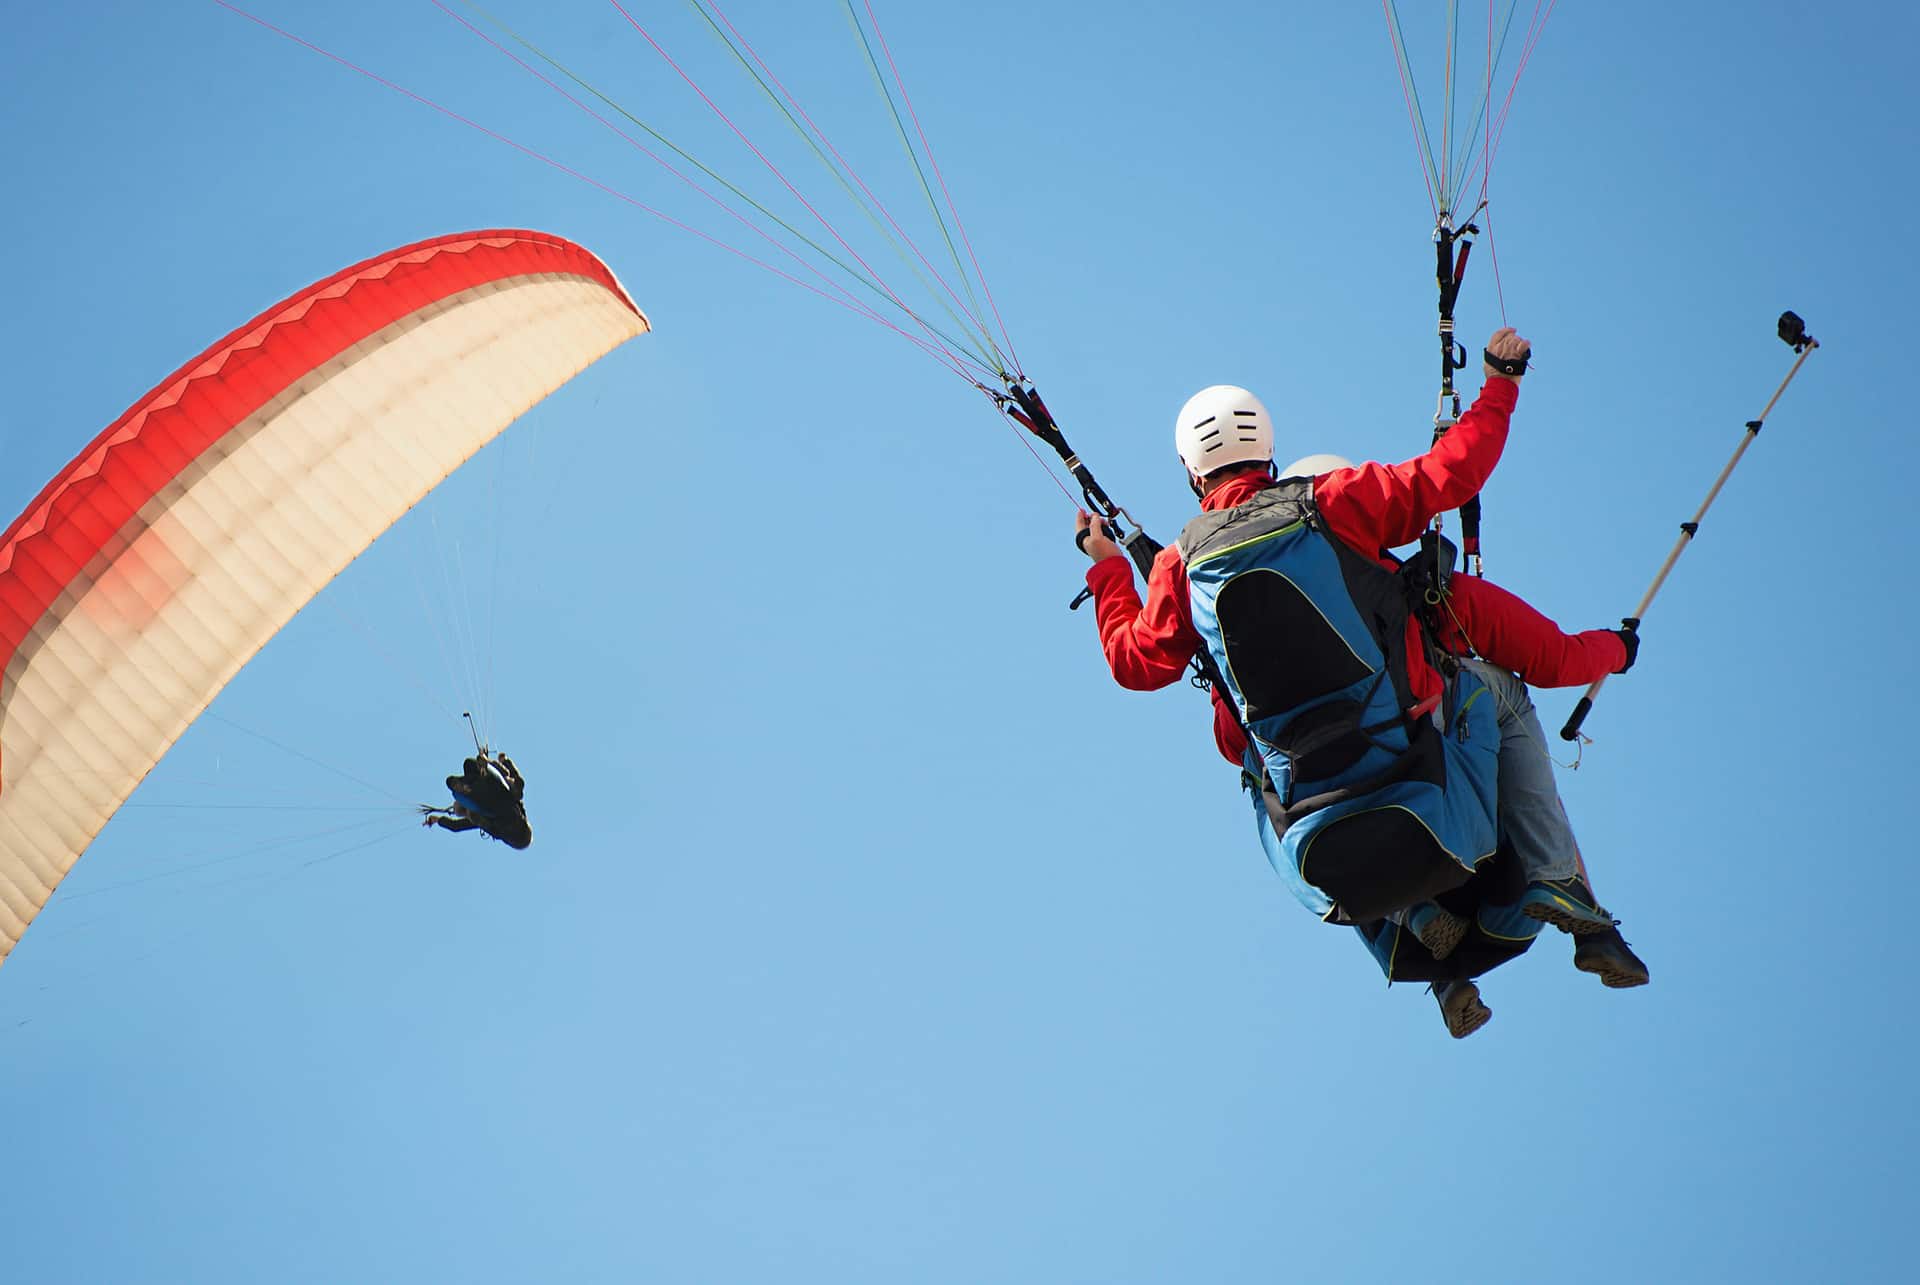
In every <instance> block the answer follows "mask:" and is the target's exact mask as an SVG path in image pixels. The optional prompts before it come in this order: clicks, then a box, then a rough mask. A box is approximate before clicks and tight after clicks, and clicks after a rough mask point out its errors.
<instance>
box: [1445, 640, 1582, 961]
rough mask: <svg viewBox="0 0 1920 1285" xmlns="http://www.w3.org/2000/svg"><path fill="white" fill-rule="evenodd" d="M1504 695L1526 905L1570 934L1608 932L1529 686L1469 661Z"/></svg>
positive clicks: (1512, 826) (1505, 750)
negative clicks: (1525, 885) (1567, 810)
mask: <svg viewBox="0 0 1920 1285" xmlns="http://www.w3.org/2000/svg"><path fill="white" fill-rule="evenodd" d="M1467 663H1468V664H1469V665H1471V666H1472V667H1473V671H1474V673H1475V674H1477V675H1478V676H1479V677H1480V680H1481V681H1482V682H1483V683H1485V684H1486V685H1487V689H1488V691H1490V692H1491V693H1493V696H1494V698H1495V700H1496V701H1498V706H1497V708H1498V710H1499V715H1500V802H1499V811H1500V831H1501V833H1502V834H1503V835H1505V836H1506V838H1507V840H1508V842H1510V843H1511V844H1512V845H1513V850H1514V854H1515V855H1516V856H1517V857H1518V858H1519V859H1520V867H1521V869H1522V870H1523V871H1525V873H1526V876H1527V891H1526V893H1525V894H1524V896H1523V898H1522V901H1521V911H1522V913H1524V914H1526V915H1527V916H1528V917H1530V918H1533V919H1538V920H1541V921H1543V922H1545V923H1550V924H1553V925H1554V926H1555V927H1557V928H1560V929H1562V930H1564V931H1566V932H1571V933H1598V932H1605V931H1606V930H1608V929H1610V928H1612V927H1613V916H1612V915H1609V914H1608V913H1607V912H1606V910H1605V909H1603V908H1602V907H1601V906H1600V904H1599V902H1598V900H1597V899H1596V898H1595V897H1594V895H1593V890H1592V888H1591V887H1590V886H1589V885H1588V883H1587V880H1586V872H1585V869H1584V868H1583V866H1582V864H1581V860H1580V848H1579V845H1578V844H1577V843H1576V842H1575V841H1574V837H1573V826H1572V825H1570V824H1569V823H1568V821H1567V812H1566V809H1565V808H1564V807H1562V806H1561V804H1560V787H1559V784H1558V782H1556V781H1555V780H1554V775H1553V760H1552V758H1551V757H1549V755H1548V753H1547V738H1546V733H1545V731H1544V730H1543V729H1542V728H1541V726H1540V716H1539V715H1538V714H1537V713H1535V712H1534V708H1533V698H1532V696H1531V695H1530V694H1529V693H1528V691H1527V685H1526V684H1525V683H1523V682H1521V681H1520V679H1519V678H1517V677H1516V676H1515V675H1513V674H1510V673H1508V672H1507V671H1506V670H1504V669H1500V668H1498V667H1497V666H1494V665H1489V664H1487V663H1486V662H1484V661H1479V660H1471V661H1468V662H1467Z"/></svg>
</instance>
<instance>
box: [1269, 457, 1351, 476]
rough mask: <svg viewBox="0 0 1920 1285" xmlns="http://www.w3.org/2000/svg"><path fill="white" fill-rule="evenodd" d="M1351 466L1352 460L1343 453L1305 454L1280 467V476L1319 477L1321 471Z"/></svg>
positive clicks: (1331, 470)
mask: <svg viewBox="0 0 1920 1285" xmlns="http://www.w3.org/2000/svg"><path fill="white" fill-rule="evenodd" d="M1352 467H1353V461H1352V460H1350V459H1348V458H1347V457H1346V456H1344V455H1307V456H1303V457H1302V458H1300V459H1297V460H1295V461H1294V462H1293V463H1291V464H1289V465H1287V466H1286V467H1285V468H1283V469H1281V470H1280V476H1281V477H1319V476H1320V475H1321V474H1322V473H1331V472H1333V471H1334V470H1335V469H1337V468H1352Z"/></svg>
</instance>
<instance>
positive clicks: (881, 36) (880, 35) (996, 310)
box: [862, 0, 1025, 378]
mask: <svg viewBox="0 0 1920 1285" xmlns="http://www.w3.org/2000/svg"><path fill="white" fill-rule="evenodd" d="M862 3H864V4H865V5H866V9H867V21H868V22H869V23H871V24H872V25H873V34H874V37H875V38H876V39H877V40H879V42H880V52H882V53H884V54H885V55H886V56H887V69H888V70H889V71H891V72H892V73H893V83H894V85H895V86H896V87H897V88H898V89H899V90H900V101H902V102H904V103H905V104H906V105H907V115H908V116H909V117H911V118H912V119H913V129H914V132H915V133H916V134H918V135H919V136H920V148H921V150H922V151H924V152H926V154H927V164H929V165H931V166H932V167H933V176H934V178H936V179H938V180H939V182H940V195H941V196H943V197H944V198H946V202H947V213H949V214H951V215H953V226H954V227H955V228H957V229H959V232H960V241H961V244H963V245H965V246H966V247H967V257H968V258H969V259H971V260H972V261H973V274H974V276H976V277H978V278H979V279H980V289H981V290H982V291H983V292H985V294H986V296H987V306H988V307H990V308H992V309H993V319H994V322H995V323H996V324H997V325H999V327H1000V337H1001V338H1002V339H1005V340H1006V341H1007V355H1008V356H1010V357H1012V358H1013V369H1014V373H1015V374H1016V375H1019V374H1020V354H1019V353H1018V352H1016V351H1015V350H1014V347H1013V337H1012V336H1011V335H1009V334H1008V333H1007V323H1006V322H1005V321H1004V320H1003V319H1002V318H1001V316H1000V305H999V304H997V303H995V302H994V301H993V288H992V287H991V286H989V285H988V284H987V274H986V273H984V272H982V271H981V270H980V259H979V256H978V255H976V254H974V252H973V240H972V238H970V237H968V235H967V227H966V224H964V223H962V222H961V221H960V211H959V210H957V209H955V208H954V204H953V193H952V192H950V191H948V190H947V180H946V177H945V176H944V175H942V174H941V173H940V162H939V161H938V160H937V159H935V157H934V155H933V146H932V144H930V143H928V142H927V132H926V130H924V129H922V128H921V127H920V115H919V113H918V112H916V111H914V109H913V99H912V98H910V97H908V96H907V86H906V82H905V81H904V80H902V79H901V78H900V68H899V67H897V66H896V65H895V64H894V61H893V51H892V50H891V49H889V48H888V47H887V37H886V33H884V32H882V31H881V30H880V19H879V18H877V17H875V16H874V12H873V0H862ZM1021 377H1022V378H1025V376H1024V375H1022V376H1021Z"/></svg>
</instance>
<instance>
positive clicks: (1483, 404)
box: [1087, 379, 1520, 713]
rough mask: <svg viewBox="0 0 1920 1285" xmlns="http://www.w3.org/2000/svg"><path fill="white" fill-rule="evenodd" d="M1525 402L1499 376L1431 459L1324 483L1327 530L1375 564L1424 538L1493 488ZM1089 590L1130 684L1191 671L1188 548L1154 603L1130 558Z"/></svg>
mask: <svg viewBox="0 0 1920 1285" xmlns="http://www.w3.org/2000/svg"><path fill="white" fill-rule="evenodd" d="M1519 396H1520V385H1519V384H1518V383H1516V382H1515V381H1513V380H1511V379H1489V380H1488V381H1487V382H1486V384H1485V385H1484V386H1483V387H1482V388H1481V389H1480V396H1479V398H1478V399H1477V400H1476V401H1475V402H1474V403H1473V409H1472V410H1470V411H1468V412H1467V413H1466V414H1465V415H1462V416H1461V417H1460V422H1459V423H1457V424H1455V425H1454V426H1453V427H1452V428H1451V429H1449V430H1448V431H1447V434H1446V436H1444V437H1442V438H1441V439H1440V440H1439V441H1438V442H1436V443H1435V444H1434V447H1433V449H1432V450H1430V451H1428V452H1427V453H1426V454H1425V455H1421V456H1418V457H1416V458H1414V459H1411V460H1408V461H1407V462H1406V463H1404V464H1393V465H1387V464H1372V463H1369V464H1361V465H1358V466H1356V467H1354V468H1345V469H1336V470H1334V471H1333V472H1331V473H1326V474H1323V475H1321V476H1320V477H1318V478H1316V479H1315V480H1314V486H1313V495H1314V500H1315V502H1316V504H1317V505H1318V507H1319V509H1320V515H1321V516H1322V517H1323V518H1325V519H1326V522H1327V526H1328V527H1329V528H1330V529H1331V530H1332V532H1333V534H1334V535H1336V536H1338V537H1339V538H1340V540H1341V541H1342V542H1343V543H1345V544H1346V545H1348V546H1349V547H1350V548H1352V549H1353V550H1354V551H1355V552H1358V553H1360V554H1362V555H1364V556H1366V557H1369V558H1373V559H1375V560H1381V555H1382V551H1383V550H1386V549H1392V548H1396V547H1398V546H1399V545H1403V544H1409V543H1411V542H1412V541H1414V540H1416V539H1418V538H1419V536H1420V533H1421V531H1423V530H1425V529H1426V526H1427V524H1428V523H1429V522H1431V521H1432V520H1433V518H1434V516H1435V515H1436V514H1439V513H1443V512H1445V511H1446V510H1448V509H1456V508H1459V507H1460V505H1462V504H1464V503H1465V502H1466V501H1467V500H1469V499H1471V498H1472V497H1473V496H1475V495H1477V494H1478V493H1479V491H1480V488H1481V487H1482V486H1484V485H1485V484H1486V481H1487V477H1488V475H1490V474H1491V473H1492V472H1493V466H1494V465H1495V464H1497V463H1499V461H1500V452H1501V451H1502V450H1503V449H1504V448H1505V447H1506V444H1507V420H1508V417H1509V416H1511V415H1512V413H1513V405H1514V402H1515V401H1516V400H1518V398H1519ZM1272 485H1273V482H1272V480H1271V479H1270V478H1267V477H1265V476H1264V475H1261V474H1255V473H1249V474H1245V475H1243V476H1240V477H1236V478H1234V479H1232V480H1231V481H1229V482H1227V483H1226V484H1225V485H1224V486H1220V487H1217V488H1215V489H1214V490H1213V491H1211V492H1210V493H1208V495H1207V496H1206V498H1205V499H1203V500H1201V501H1200V507H1201V508H1202V509H1204V510H1206V511H1208V512H1213V511H1216V510H1220V509H1230V508H1232V507H1234V506H1235V505H1237V504H1240V503H1242V502H1244V501H1245V500H1247V499H1248V498H1249V497H1251V496H1253V495H1255V494H1257V493H1258V492H1260V491H1262V490H1264V489H1266V488H1267V487H1269V486H1272ZM1087 588H1089V589H1090V590H1092V591H1093V602H1094V612H1095V615H1096V616H1097V617H1098V619H1099V625H1100V649H1101V650H1102V651H1103V652H1105V653H1106V657H1107V665H1108V667H1109V668H1110V669H1112V670H1113V676H1114V679H1115V681H1117V682H1118V683H1119V684H1120V685H1121V686H1122V687H1126V688H1130V689H1132V690H1134V691H1153V690H1155V689H1157V688H1161V687H1165V686H1167V685H1168V684H1169V683H1172V682H1174V681H1176V680H1177V679H1178V678H1179V677H1180V675H1181V674H1183V673H1184V672H1186V667H1187V661H1188V660H1189V659H1191V658H1192V656H1193V654H1194V653H1195V652H1197V651H1199V650H1200V646H1201V642H1200V635H1199V634H1198V633H1197V632H1195V631H1194V628H1193V615H1192V599H1191V598H1190V597H1189V595H1188V590H1187V567H1186V564H1185V563H1184V562H1182V561H1181V559H1180V551H1179V549H1178V548H1176V547H1174V546H1172V545H1169V546H1168V547H1167V548H1165V549H1163V550H1161V552H1160V556H1159V557H1158V558H1156V559H1154V563H1153V572H1152V574H1151V575H1149V576H1148V577H1147V599H1146V602H1145V603H1142V602H1141V601H1140V596H1139V595H1138V594H1137V593H1135V592H1134V588H1133V565H1132V564H1131V563H1129V562H1128V561H1127V560H1126V558H1124V557H1118V556H1116V557H1110V558H1102V559H1101V560H1100V561H1098V562H1096V563H1094V564H1093V566H1092V567H1090V568H1088V570H1087ZM1418 628H1419V626H1418V624H1417V623H1416V622H1414V621H1409V622H1408V626H1407V644H1408V645H1407V668H1408V675H1407V676H1408V679H1409V682H1410V684H1411V686H1412V689H1413V697H1414V701H1415V705H1414V708H1413V710H1411V711H1409V712H1410V713H1422V712H1425V710H1427V709H1430V708H1432V706H1433V703H1434V702H1435V701H1437V700H1439V698H1440V677H1439V675H1438V674H1435V673H1434V672H1433V669H1432V667H1431V666H1429V665H1428V664H1427V663H1426V660H1425V657H1424V656H1423V655H1422V652H1423V650H1424V649H1423V648H1422V647H1421V646H1420V645H1419V636H1418V633H1417V631H1418ZM1476 641H1477V640H1476Z"/></svg>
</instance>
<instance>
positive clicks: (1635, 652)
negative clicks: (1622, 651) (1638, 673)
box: [1613, 616, 1640, 674]
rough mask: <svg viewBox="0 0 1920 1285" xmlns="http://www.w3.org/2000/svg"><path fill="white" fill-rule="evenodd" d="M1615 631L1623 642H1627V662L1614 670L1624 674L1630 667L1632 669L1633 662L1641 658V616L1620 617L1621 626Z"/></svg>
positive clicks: (1616, 635) (1615, 634)
mask: <svg viewBox="0 0 1920 1285" xmlns="http://www.w3.org/2000/svg"><path fill="white" fill-rule="evenodd" d="M1613 633H1614V636H1615V637H1616V638H1618V639H1619V640H1620V641H1621V642H1622V643H1624V644H1626V648H1627V663H1626V664H1624V665H1622V666H1620V668H1618V669H1616V670H1614V671H1613V672H1614V673H1616V674H1624V673H1626V672H1627V671H1628V670H1629V669H1632V668H1633V662H1634V661H1636V660H1638V659H1639V658H1640V619H1639V617H1637V616H1622V617H1621V618H1620V628H1618V629H1616V630H1614V631H1613Z"/></svg>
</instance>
